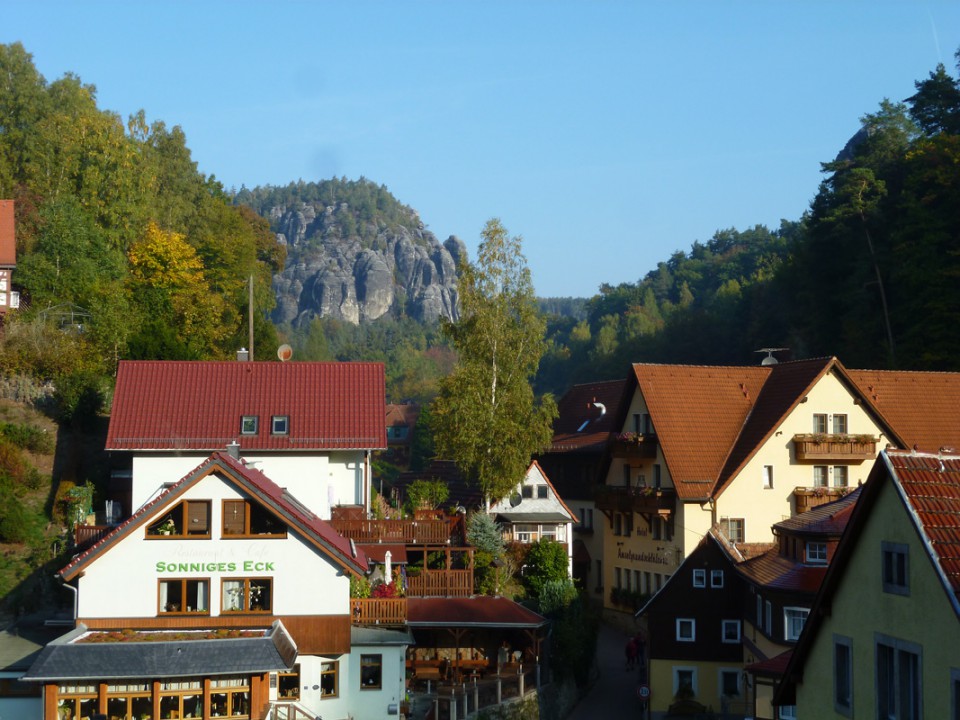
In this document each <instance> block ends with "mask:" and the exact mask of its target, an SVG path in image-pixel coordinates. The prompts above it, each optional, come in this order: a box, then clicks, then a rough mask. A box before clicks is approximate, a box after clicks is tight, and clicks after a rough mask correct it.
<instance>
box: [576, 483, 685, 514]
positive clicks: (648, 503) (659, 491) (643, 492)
mask: <svg viewBox="0 0 960 720" xmlns="http://www.w3.org/2000/svg"><path fill="white" fill-rule="evenodd" d="M594 501H595V502H596V504H597V509H598V510H601V511H605V512H635V513H641V514H643V515H654V514H656V515H662V516H663V517H669V516H670V515H672V514H673V513H674V512H676V509H677V493H676V491H675V490H673V489H672V488H652V487H635V486H632V485H631V486H626V485H619V486H618V485H601V486H599V487H598V488H597V491H596V495H595V496H594Z"/></svg>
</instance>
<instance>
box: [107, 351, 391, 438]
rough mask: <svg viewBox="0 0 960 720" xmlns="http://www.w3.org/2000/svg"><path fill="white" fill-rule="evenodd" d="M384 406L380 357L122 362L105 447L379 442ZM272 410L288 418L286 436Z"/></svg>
mask: <svg viewBox="0 0 960 720" xmlns="http://www.w3.org/2000/svg"><path fill="white" fill-rule="evenodd" d="M385 406H386V403H385V398H384V370H383V364H382V363H339V362H330V363H320V362H289V363H278V362H201V361H197V362H194V361H121V362H120V367H119V369H118V370H117V385H116V390H115V392H114V397H113V410H112V412H111V416H110V427H109V430H108V432H107V443H106V449H107V450H199V451H204V452H212V451H214V450H220V449H223V448H225V447H226V446H227V445H228V444H229V443H231V442H233V441H236V442H238V443H239V444H240V447H241V449H242V450H244V451H248V452H249V451H251V450H272V451H288V452H304V451H310V450H336V449H384V448H386V447H387V435H386V426H385V424H384V407H385ZM244 416H256V417H257V418H258V427H257V433H256V434H255V435H243V434H242V433H241V419H242V418H243V417H244ZM273 416H287V417H289V427H288V432H287V433H286V434H282V435H274V434H272V433H271V418H272V417H273Z"/></svg>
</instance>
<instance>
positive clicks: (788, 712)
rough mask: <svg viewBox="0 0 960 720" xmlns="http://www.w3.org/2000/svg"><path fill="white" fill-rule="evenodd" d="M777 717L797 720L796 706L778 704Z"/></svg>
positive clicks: (783, 719) (785, 719)
mask: <svg viewBox="0 0 960 720" xmlns="http://www.w3.org/2000/svg"><path fill="white" fill-rule="evenodd" d="M777 717H778V718H779V719H780V720H797V706H796V705H780V706H779V707H778V708H777Z"/></svg>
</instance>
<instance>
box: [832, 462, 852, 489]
mask: <svg viewBox="0 0 960 720" xmlns="http://www.w3.org/2000/svg"><path fill="white" fill-rule="evenodd" d="M833 486H834V487H837V488H845V487H850V468H848V467H847V466H846V465H834V466H833Z"/></svg>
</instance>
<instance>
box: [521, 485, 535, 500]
mask: <svg viewBox="0 0 960 720" xmlns="http://www.w3.org/2000/svg"><path fill="white" fill-rule="evenodd" d="M520 495H521V496H522V497H525V498H527V499H528V500H529V499H530V498H532V497H533V485H524V486H523V487H521V488H520Z"/></svg>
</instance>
